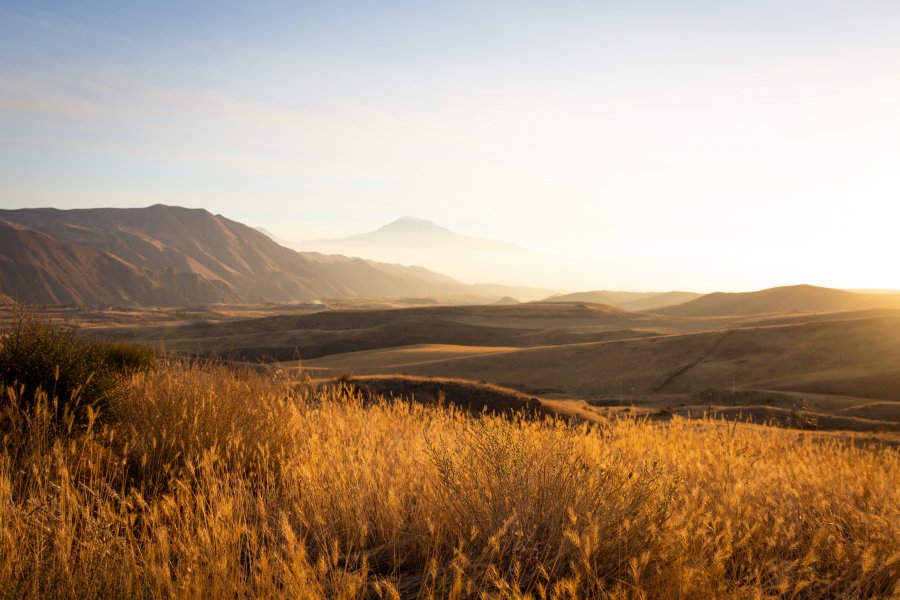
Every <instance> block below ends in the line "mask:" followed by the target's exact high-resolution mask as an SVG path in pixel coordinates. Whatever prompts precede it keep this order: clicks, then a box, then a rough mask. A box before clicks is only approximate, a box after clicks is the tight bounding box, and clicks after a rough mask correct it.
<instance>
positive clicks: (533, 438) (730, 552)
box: [0, 362, 900, 598]
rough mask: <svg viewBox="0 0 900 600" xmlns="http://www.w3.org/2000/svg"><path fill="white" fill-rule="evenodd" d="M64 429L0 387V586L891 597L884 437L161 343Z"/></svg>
mask: <svg viewBox="0 0 900 600" xmlns="http://www.w3.org/2000/svg"><path fill="white" fill-rule="evenodd" d="M122 385H123V389H124V393H123V395H122V397H121V400H119V402H117V403H116V405H115V406H114V407H113V408H112V409H111V412H109V413H108V414H107V415H106V418H105V419H103V420H102V421H101V420H96V421H94V422H93V423H92V424H89V425H88V426H87V427H81V428H79V427H67V426H66V424H65V423H59V422H58V421H55V420H54V417H53V415H54V414H55V411H53V410H50V409H49V408H48V402H47V399H46V397H45V396H41V397H39V398H38V401H37V402H33V403H31V404H30V406H29V407H28V408H27V409H25V411H24V412H23V411H22V410H21V408H20V403H19V401H18V399H17V397H16V392H15V390H13V389H7V390H6V394H5V398H4V402H5V406H4V410H5V412H4V415H5V417H4V424H3V426H4V430H3V432H4V433H3V438H2V442H3V446H2V454H0V595H2V596H3V597H10V598H22V597H32V598H46V597H72V598H75V597H78V598H84V597H147V598H156V597H166V598H170V597H180V598H181V597H183V598H189V597H203V598H213V597H258V596H263V597H272V596H283V597H296V598H367V597H385V598H392V597H393V598H397V597H401V598H468V597H497V598H520V597H534V598H541V597H562V598H572V597H585V598H597V597H601V598H602V597H622V598H633V597H647V598H655V597H673V598H674V597H678V598H710V597H720V598H733V597H746V598H757V597H773V596H774V597H797V598H825V597H828V598H831V597H846V598H870V597H896V595H897V594H898V592H900V583H898V582H900V553H898V548H900V532H898V525H900V514H898V508H897V507H898V506H900V497H898V490H900V485H898V484H900V481H898V473H900V469H898V467H900V454H898V452H897V451H896V450H895V449H890V448H884V447H872V448H858V447H853V446H850V445H846V444H844V443H841V442H839V441H834V440H824V439H819V438H815V437H811V436H806V437H803V436H798V434H796V433H791V432H786V431H780V430H775V429H767V428H760V427H749V426H740V425H734V424H730V425H729V424H724V423H718V422H699V423H698V422H689V421H683V420H678V419H676V420H674V421H672V422H671V423H669V424H667V425H661V424H652V423H648V422H642V421H635V420H627V419H625V420H618V421H610V422H607V423H605V424H601V425H600V426H592V427H590V428H588V427H587V426H575V425H571V424H568V423H565V422H562V421H559V420H556V421H543V422H535V421H527V420H524V419H516V418H501V417H492V416H484V417H472V416H469V415H466V414H464V413H462V412H460V411H457V410H455V409H453V408H452V407H443V408H441V407H429V406H423V405H419V404H409V403H402V402H392V403H388V402H380V403H379V402H376V403H374V404H373V403H370V402H367V403H364V402H363V401H362V400H361V399H360V398H359V397H356V396H354V395H353V393H352V392H349V391H348V390H347V389H345V388H340V387H337V388H330V389H324V390H323V389H318V390H317V389H314V388H312V387H309V386H304V385H300V386H297V385H295V384H293V383H291V382H290V381H287V380H282V379H279V378H278V377H275V376H272V375H263V374H259V373H252V372H241V373H236V372H234V371H232V370H227V369H226V368H224V367H218V366H210V365H206V366H197V365H193V366H192V365H187V364H185V363H178V362H173V363H169V364H162V365H160V366H159V367H158V368H157V369H156V370H154V371H151V372H145V373H136V374H132V375H130V376H128V379H127V380H125V381H123V383H122Z"/></svg>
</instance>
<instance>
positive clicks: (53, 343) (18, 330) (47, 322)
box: [0, 308, 154, 422]
mask: <svg viewBox="0 0 900 600" xmlns="http://www.w3.org/2000/svg"><path fill="white" fill-rule="evenodd" d="M153 360H154V357H153V352H152V351H151V350H150V349H149V348H142V347H137V346H129V345H126V344H118V343H110V342H91V341H88V340H85V339H84V338H83V337H82V336H81V335H79V333H78V327H77V326H76V325H74V324H72V323H68V322H65V321H55V320H51V319H42V318H40V317H38V316H36V315H35V314H34V313H32V312H30V311H28V310H25V309H22V308H16V309H14V311H13V316H12V319H11V322H10V324H9V325H7V326H6V327H4V328H3V329H2V331H0V386H2V389H4V390H5V389H6V388H7V387H13V388H14V389H15V390H16V394H15V396H16V398H18V402H19V404H20V407H21V408H23V409H25V408H28V407H29V406H30V404H32V403H34V402H35V399H36V398H37V393H38V390H43V391H44V392H45V393H46V394H48V395H49V396H50V397H51V398H56V399H57V400H58V401H57V403H56V406H57V409H56V410H57V412H58V413H59V414H62V413H63V412H64V411H66V410H68V412H72V411H73V409H74V408H75V407H77V409H78V410H77V413H78V414H77V415H76V417H75V420H76V421H77V422H83V421H84V420H85V419H86V418H87V407H88V406H90V407H92V409H93V410H94V411H95V412H98V413H99V414H101V415H102V414H103V412H104V409H105V408H106V407H107V406H108V405H109V404H110V403H112V402H114V401H115V400H116V398H117V395H118V394H119V393H120V386H119V381H120V378H121V377H122V375H124V374H126V373H128V372H133V371H137V370H142V369H147V368H149V367H150V366H152V364H153Z"/></svg>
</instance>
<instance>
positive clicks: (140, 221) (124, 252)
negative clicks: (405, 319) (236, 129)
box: [0, 204, 508, 305]
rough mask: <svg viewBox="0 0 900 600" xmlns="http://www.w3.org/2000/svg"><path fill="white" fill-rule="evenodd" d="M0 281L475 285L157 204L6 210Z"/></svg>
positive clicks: (193, 299)
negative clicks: (286, 243)
mask: <svg viewBox="0 0 900 600" xmlns="http://www.w3.org/2000/svg"><path fill="white" fill-rule="evenodd" d="M0 290H2V292H3V293H5V294H7V295H10V296H12V297H15V298H17V299H19V300H20V301H24V302H29V303H44V304H126V305H185V304H201V303H217V302H222V303H247V302H254V303H255V302H281V301H294V300H314V299H319V298H337V297H363V296H368V297H386V298H391V297H393V298H396V297H409V296H415V297H423V296H437V295H466V294H473V293H475V291H476V290H474V289H473V288H471V287H470V286H465V285H463V284H460V283H459V282H457V281H455V280H453V279H451V278H450V277H447V276H444V275H440V274H438V273H434V272H431V271H428V270H426V269H423V268H420V267H402V266H399V265H391V264H381V263H377V262H373V261H369V260H363V259H360V258H347V257H345V256H326V255H323V254H318V253H311V252H296V251H294V250H291V249H288V248H285V247H283V246H280V245H278V244H277V243H276V242H274V241H273V240H272V239H270V238H269V237H267V236H266V235H264V234H263V233H260V232H259V231H256V230H254V229H253V228H251V227H248V226H246V225H243V224H241V223H238V222H236V221H232V220H230V219H227V218H225V217H223V216H221V215H213V214H211V213H209V212H208V211H206V210H203V209H187V208H181V207H175V206H165V205H161V204H157V205H154V206H151V207H148V208H136V209H115V208H102V209H78V210H57V209H50V208H42V209H20V210H0ZM507 293H508V292H507ZM491 296H492V297H496V294H494V293H492V294H491Z"/></svg>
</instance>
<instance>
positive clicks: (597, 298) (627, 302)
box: [544, 290, 701, 312]
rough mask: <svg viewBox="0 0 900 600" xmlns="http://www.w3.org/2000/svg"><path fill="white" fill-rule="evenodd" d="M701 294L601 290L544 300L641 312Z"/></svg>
mask: <svg viewBox="0 0 900 600" xmlns="http://www.w3.org/2000/svg"><path fill="white" fill-rule="evenodd" d="M700 296H701V294H697V293H694V292H613V291H607V290H599V291H591V292H573V293H571V294H559V295H555V296H550V297H549V298H546V299H544V302H593V303H597V304H609V305H612V306H617V307H619V308H624V309H625V310H630V311H636V312H641V311H647V310H654V309H657V308H661V307H664V306H672V305H674V304H683V303H685V302H688V301H690V300H694V299H696V298H699V297H700Z"/></svg>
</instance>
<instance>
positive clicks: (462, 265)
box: [292, 217, 539, 300]
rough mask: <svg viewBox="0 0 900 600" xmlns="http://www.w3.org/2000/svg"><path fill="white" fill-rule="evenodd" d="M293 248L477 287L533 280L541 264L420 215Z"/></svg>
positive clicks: (530, 256)
mask: <svg viewBox="0 0 900 600" xmlns="http://www.w3.org/2000/svg"><path fill="white" fill-rule="evenodd" d="M292 247H294V248H296V249H298V250H302V251H315V252H324V253H326V254H330V253H337V254H346V255H350V256H366V257H368V258H371V259H373V260H379V261H386V262H391V263H401V264H416V265H423V266H425V267H427V268H429V269H434V270H436V271H439V272H441V273H447V274H448V275H450V276H452V277H454V278H457V279H461V280H464V281H467V282H472V283H474V282H487V281H490V282H497V281H500V282H501V283H504V284H511V283H515V282H517V281H528V280H532V279H534V276H535V263H536V261H537V260H539V257H537V256H535V255H534V254H533V253H532V252H530V251H529V250H527V249H525V248H522V247H521V246H517V245H515V244H511V243H508V242H503V241H498V240H492V239H487V238H480V237H472V236H467V235H460V234H458V233H455V232H453V231H451V230H449V229H447V228H445V227H441V226H440V225H437V224H435V223H433V222H431V221H427V220H425V219H419V218H416V217H402V218H400V219H397V220H396V221H393V222H391V223H388V224H387V225H385V226H383V227H380V228H379V229H376V230H375V231H370V232H367V233H360V234H357V235H352V236H349V237H345V238H337V239H321V240H308V241H304V242H300V243H298V244H293V245H292ZM519 299H520V300H521V299H522V298H519ZM527 299H534V298H527Z"/></svg>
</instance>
